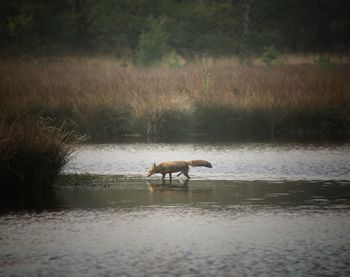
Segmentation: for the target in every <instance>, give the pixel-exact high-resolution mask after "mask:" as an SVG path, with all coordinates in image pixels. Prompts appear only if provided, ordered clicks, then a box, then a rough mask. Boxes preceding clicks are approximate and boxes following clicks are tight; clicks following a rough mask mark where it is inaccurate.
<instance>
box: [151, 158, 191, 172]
mask: <svg viewBox="0 0 350 277" xmlns="http://www.w3.org/2000/svg"><path fill="white" fill-rule="evenodd" d="M157 168H158V169H159V171H160V172H161V173H172V172H179V171H182V170H188V162H186V161H173V162H165V163H160V164H159V165H158V166H157Z"/></svg>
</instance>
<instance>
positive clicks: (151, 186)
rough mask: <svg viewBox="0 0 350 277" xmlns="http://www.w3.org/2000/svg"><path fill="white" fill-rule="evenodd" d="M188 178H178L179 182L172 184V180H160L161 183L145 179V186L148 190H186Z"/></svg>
mask: <svg viewBox="0 0 350 277" xmlns="http://www.w3.org/2000/svg"><path fill="white" fill-rule="evenodd" d="M188 182H189V180H188V179H179V184H174V183H173V182H170V181H169V182H167V181H165V180H162V182H161V183H158V184H157V183H153V182H152V181H147V187H148V190H149V191H150V192H155V191H188Z"/></svg>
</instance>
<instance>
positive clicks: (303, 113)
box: [0, 57, 350, 137]
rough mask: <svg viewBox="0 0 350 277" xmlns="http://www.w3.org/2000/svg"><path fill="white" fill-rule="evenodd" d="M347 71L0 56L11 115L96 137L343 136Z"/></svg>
mask: <svg viewBox="0 0 350 277" xmlns="http://www.w3.org/2000/svg"><path fill="white" fill-rule="evenodd" d="M293 60H295V58H293ZM349 76H350V65H349V64H346V63H339V64H332V65H330V66H322V65H319V64H312V63H307V64H300V63H299V64H282V65H272V66H266V65H262V64H255V65H250V66H249V65H248V66H247V65H240V64H239V63H237V62H235V61H234V60H230V59H222V60H216V61H215V60H207V61H198V62H192V63H188V64H186V65H184V66H181V67H177V68H166V67H158V68H143V67H137V66H133V65H125V64H124V63H122V62H121V61H119V60H116V59H112V58H106V57H95V58H91V57H90V58H55V59H28V60H20V59H17V60H10V61H2V62H0V91H1V96H2V101H1V104H0V112H1V114H2V117H3V118H6V120H9V121H12V120H16V119H18V118H23V117H26V116H29V115H31V116H41V117H45V118H50V119H51V120H53V121H54V122H55V123H57V122H58V123H61V122H62V121H66V122H71V123H73V124H74V125H75V126H76V128H77V129H78V130H79V131H81V132H85V133H87V134H89V135H90V136H92V137H95V136H98V135H101V134H102V135H103V136H110V137H114V136H119V135H123V134H135V133H136V134H140V135H147V136H153V135H165V136H166V135H176V134H180V135H183V134H188V133H206V134H207V135H211V134H213V133H215V134H222V135H235V134H242V132H243V133H246V134H250V135H253V136H254V132H260V133H263V134H269V135H270V134H272V135H278V134H280V133H282V134H287V135H289V134H291V133H293V134H296V133H299V134H308V133H325V132H326V133H329V134H330V133H339V132H340V133H342V132H347V131H348V129H347V128H348V124H349V116H350V115H349V111H350V92H349V88H350V78H349ZM257 127H258V128H257Z"/></svg>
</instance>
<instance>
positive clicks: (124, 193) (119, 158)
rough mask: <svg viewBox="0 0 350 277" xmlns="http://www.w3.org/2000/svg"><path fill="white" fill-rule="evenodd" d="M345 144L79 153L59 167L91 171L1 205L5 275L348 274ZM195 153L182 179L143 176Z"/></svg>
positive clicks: (349, 199) (349, 202)
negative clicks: (200, 163)
mask: <svg viewBox="0 0 350 277" xmlns="http://www.w3.org/2000/svg"><path fill="white" fill-rule="evenodd" d="M349 149H350V148H349V145H329V146H325V145H323V146H320V145H318V146H317V145H307V146H305V145H304V146H303V145H292V144H289V145H275V146H273V145H269V144H215V145H214V144H212V145H209V144H118V145H98V146H97V145H88V146H82V147H80V148H78V149H77V152H76V155H75V157H74V159H73V160H72V161H71V162H70V164H69V165H68V167H67V168H66V169H65V172H66V173H69V172H74V173H89V174H88V175H75V174H73V175H69V174H68V175H62V176H60V178H59V180H58V182H57V186H56V188H55V189H54V190H53V191H47V192H43V191H37V192H31V193H29V192H23V193H22V194H20V193H18V194H16V197H15V198H13V199H10V198H9V199H8V201H7V202H2V203H1V205H0V207H1V212H0V276H11V275H14V276H38V275H39V276H40V275H43V276H174V275H179V276H255V275H264V276H276V275H277V276H310V275H311V276H349V275H350V221H349V218H350V177H349V168H350V166H349V163H350V161H349V160H350V158H349ZM198 158H200V159H207V160H209V161H211V162H212V163H213V166H214V167H213V168H211V169H209V168H193V169H192V170H191V172H190V174H191V175H192V177H193V179H191V180H190V181H189V182H187V181H186V180H185V179H183V178H179V179H175V180H173V182H172V183H171V184H170V183H169V181H166V182H162V181H161V180H160V176H155V177H154V178H151V179H148V178H145V170H146V168H147V164H148V163H151V162H153V160H155V161H156V162H158V161H163V160H177V159H185V160H189V159H198ZM93 174H97V175H93Z"/></svg>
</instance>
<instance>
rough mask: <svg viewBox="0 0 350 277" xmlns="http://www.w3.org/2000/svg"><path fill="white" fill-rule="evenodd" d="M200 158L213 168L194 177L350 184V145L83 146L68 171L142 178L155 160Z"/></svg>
mask: <svg viewBox="0 0 350 277" xmlns="http://www.w3.org/2000/svg"><path fill="white" fill-rule="evenodd" d="M195 159H205V160H208V161H210V162H211V163H212V164H213V168H212V169H208V168H202V167H197V168H192V169H191V170H190V175H191V176H192V177H193V178H194V179H206V180H208V179H210V180H350V144H342V145H324V144H315V145H313V144H307V145H304V144H268V143H232V144H213V143H211V144H205V143H201V144H196V143H186V144H183V143H178V144H167V143H133V144H128V143H122V144H102V145H84V146H81V147H79V148H77V149H76V152H75V155H74V156H73V159H72V160H71V162H70V163H69V164H68V166H67V167H66V169H65V172H67V173H90V174H112V175H127V176H139V177H141V176H146V171H147V168H148V167H149V165H151V164H153V163H154V162H155V163H159V162H164V161H171V160H195ZM156 178H159V177H156Z"/></svg>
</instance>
